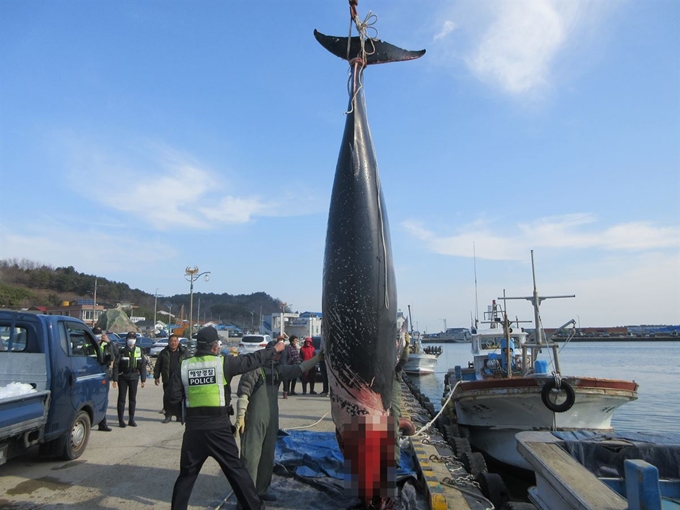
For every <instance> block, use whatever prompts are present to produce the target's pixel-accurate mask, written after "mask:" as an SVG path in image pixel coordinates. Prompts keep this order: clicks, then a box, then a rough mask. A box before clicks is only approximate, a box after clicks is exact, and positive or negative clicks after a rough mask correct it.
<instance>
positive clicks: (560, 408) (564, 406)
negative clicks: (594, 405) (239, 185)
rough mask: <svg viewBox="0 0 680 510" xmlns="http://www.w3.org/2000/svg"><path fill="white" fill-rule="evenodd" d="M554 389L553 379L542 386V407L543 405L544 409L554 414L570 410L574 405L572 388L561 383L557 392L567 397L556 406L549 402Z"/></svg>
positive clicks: (555, 385)
mask: <svg viewBox="0 0 680 510" xmlns="http://www.w3.org/2000/svg"><path fill="white" fill-rule="evenodd" d="M554 389H557V384H556V383H555V379H549V380H548V381H546V383H545V384H544V385H543V388H542V389H541V400H542V401H543V405H545V407H547V408H548V409H550V410H551V411H552V412H554V413H564V412H565V411H568V410H569V409H571V407H572V406H573V405H574V402H576V393H575V392H574V388H572V387H571V385H570V384H569V383H567V382H565V381H562V382H561V384H560V387H559V389H558V391H564V393H565V394H566V397H567V398H566V399H565V400H564V402H562V403H561V404H556V403H555V402H553V401H552V400H550V393H551V392H552V390H554Z"/></svg>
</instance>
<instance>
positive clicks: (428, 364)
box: [397, 305, 442, 375]
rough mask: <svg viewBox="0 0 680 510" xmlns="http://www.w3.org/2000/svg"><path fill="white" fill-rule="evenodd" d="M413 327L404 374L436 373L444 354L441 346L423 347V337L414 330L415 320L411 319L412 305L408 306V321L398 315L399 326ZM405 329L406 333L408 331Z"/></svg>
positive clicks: (401, 315)
mask: <svg viewBox="0 0 680 510" xmlns="http://www.w3.org/2000/svg"><path fill="white" fill-rule="evenodd" d="M408 324H410V325H411V332H410V335H409V336H410V342H409V347H408V349H409V355H408V361H407V362H406V364H405V365H404V372H406V373H407V374H411V375H422V374H432V373H434V367H435V365H436V364H437V359H438V358H439V355H440V354H441V353H442V348H441V346H435V345H428V346H427V347H423V343H422V337H421V335H420V332H419V331H414V330H413V318H412V317H411V305H408V320H406V318H405V317H404V316H403V314H401V312H400V313H399V314H397V326H398V327H402V328H406V329H407V328H408ZM406 329H404V331H406Z"/></svg>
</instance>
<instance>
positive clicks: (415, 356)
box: [404, 336, 442, 375]
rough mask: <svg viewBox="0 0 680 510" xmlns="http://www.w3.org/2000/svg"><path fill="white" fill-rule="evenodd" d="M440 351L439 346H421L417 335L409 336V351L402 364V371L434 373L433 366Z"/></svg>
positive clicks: (417, 373) (415, 373)
mask: <svg viewBox="0 0 680 510" xmlns="http://www.w3.org/2000/svg"><path fill="white" fill-rule="evenodd" d="M441 353H442V348H441V347H440V346H435V345H428V346H427V347H423V345H422V343H421V340H420V337H419V336H415V337H411V345H410V353H409V355H408V361H407V362H406V364H405V365H404V372H406V373H407V374H412V375H421V374H432V373H434V367H435V365H436V364H437V359H439V355H440V354H441Z"/></svg>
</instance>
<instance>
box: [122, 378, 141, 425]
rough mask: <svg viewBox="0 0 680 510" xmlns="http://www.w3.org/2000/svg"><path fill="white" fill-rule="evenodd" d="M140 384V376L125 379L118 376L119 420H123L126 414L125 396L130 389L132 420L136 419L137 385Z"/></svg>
mask: <svg viewBox="0 0 680 510" xmlns="http://www.w3.org/2000/svg"><path fill="white" fill-rule="evenodd" d="M138 385H139V378H136V379H124V378H123V377H118V421H119V422H121V421H123V415H124V414H125V397H126V395H127V392H128V390H129V391H130V409H129V410H130V420H134V419H135V409H136V408H137V386H138Z"/></svg>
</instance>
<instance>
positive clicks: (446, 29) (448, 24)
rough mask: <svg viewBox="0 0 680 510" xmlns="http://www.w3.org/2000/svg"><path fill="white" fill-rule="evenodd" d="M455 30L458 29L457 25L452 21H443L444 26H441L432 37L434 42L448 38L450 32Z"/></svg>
mask: <svg viewBox="0 0 680 510" xmlns="http://www.w3.org/2000/svg"><path fill="white" fill-rule="evenodd" d="M456 28H458V25H457V24H456V23H454V22H453V21H449V20H447V21H445V22H444V24H443V25H442V28H441V30H440V31H439V32H438V33H437V34H436V35H435V36H434V40H435V41H438V40H439V39H444V38H445V37H446V36H448V35H449V34H450V33H451V32H453V31H454V30H455V29H456Z"/></svg>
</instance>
